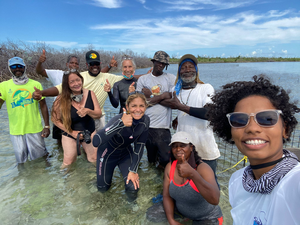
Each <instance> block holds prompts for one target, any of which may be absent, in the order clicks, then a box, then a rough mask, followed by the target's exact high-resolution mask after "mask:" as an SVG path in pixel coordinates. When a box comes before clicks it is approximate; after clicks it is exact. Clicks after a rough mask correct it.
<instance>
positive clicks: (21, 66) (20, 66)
mask: <svg viewBox="0 0 300 225" xmlns="http://www.w3.org/2000/svg"><path fill="white" fill-rule="evenodd" d="M10 68H11V69H16V68H20V69H23V68H25V66H23V65H20V64H16V65H12V66H10Z"/></svg>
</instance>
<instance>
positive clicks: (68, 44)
mask: <svg viewBox="0 0 300 225" xmlns="http://www.w3.org/2000/svg"><path fill="white" fill-rule="evenodd" d="M28 42H30V43H37V41H28ZM41 43H45V44H47V45H56V46H59V47H62V48H73V47H75V46H77V45H78V42H66V41H43V42H41Z"/></svg>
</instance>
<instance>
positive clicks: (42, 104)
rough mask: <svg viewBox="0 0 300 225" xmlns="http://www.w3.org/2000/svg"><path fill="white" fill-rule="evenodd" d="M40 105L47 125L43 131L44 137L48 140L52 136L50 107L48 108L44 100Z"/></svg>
mask: <svg viewBox="0 0 300 225" xmlns="http://www.w3.org/2000/svg"><path fill="white" fill-rule="evenodd" d="M39 104H40V107H41V112H42V116H43V119H44V124H45V127H44V129H43V131H42V137H46V138H47V137H48V136H49V134H50V126H49V113H48V107H47V104H46V100H45V99H42V100H41V101H39ZM46 127H47V128H46Z"/></svg>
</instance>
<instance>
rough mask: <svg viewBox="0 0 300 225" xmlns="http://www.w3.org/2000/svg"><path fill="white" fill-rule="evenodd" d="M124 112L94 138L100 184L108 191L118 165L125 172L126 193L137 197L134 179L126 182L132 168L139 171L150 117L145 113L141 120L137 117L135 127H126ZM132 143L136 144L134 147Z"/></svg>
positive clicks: (133, 170)
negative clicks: (123, 118)
mask: <svg viewBox="0 0 300 225" xmlns="http://www.w3.org/2000/svg"><path fill="white" fill-rule="evenodd" d="M122 115H123V114H119V115H117V116H115V117H113V118H112V119H111V120H110V121H109V122H108V123H107V124H106V126H105V127H104V128H103V129H102V130H100V131H99V132H98V133H97V134H96V135H95V136H94V138H93V145H94V147H98V152H97V186H98V190H99V191H101V192H105V191H107V190H108V189H109V188H110V186H111V181H112V176H113V172H114V169H115V167H116V166H118V167H119V169H120V171H121V173H122V175H123V180H124V183H125V190H126V194H127V195H129V196H130V195H131V196H132V197H134V198H135V197H136V194H137V191H138V189H137V190H135V189H134V185H133V183H132V182H131V181H129V184H126V180H127V176H128V173H129V172H130V171H132V172H134V173H136V172H137V170H138V166H139V162H140V160H141V158H142V156H143V152H144V146H145V142H146V140H147V137H148V130H149V124H150V119H149V117H148V116H147V115H144V116H143V117H142V118H141V119H139V120H133V123H132V126H131V127H125V126H124V124H123V121H122V119H121V118H122ZM131 143H134V150H133V149H132V147H131Z"/></svg>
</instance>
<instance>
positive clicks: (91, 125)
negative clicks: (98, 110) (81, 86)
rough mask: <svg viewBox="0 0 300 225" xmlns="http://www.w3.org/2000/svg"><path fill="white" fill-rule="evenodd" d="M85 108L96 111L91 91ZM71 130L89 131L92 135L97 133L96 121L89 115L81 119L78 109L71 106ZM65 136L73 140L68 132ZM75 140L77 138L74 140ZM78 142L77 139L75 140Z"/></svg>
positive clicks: (64, 133)
mask: <svg viewBox="0 0 300 225" xmlns="http://www.w3.org/2000/svg"><path fill="white" fill-rule="evenodd" d="M84 108H87V109H91V110H94V102H93V99H92V95H91V91H89V92H88V97H87V99H86V102H85V106H84ZM71 120H72V124H71V129H72V130H76V131H84V130H88V131H90V132H91V133H93V132H94V131H95V121H94V119H93V118H92V117H90V116H89V115H86V116H85V117H80V116H79V115H78V114H77V109H76V108H75V107H74V106H71ZM62 134H63V135H64V136H67V137H70V138H73V136H71V135H69V134H68V133H66V132H63V133H62ZM73 139H75V138H73ZM75 140H76V139H75Z"/></svg>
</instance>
